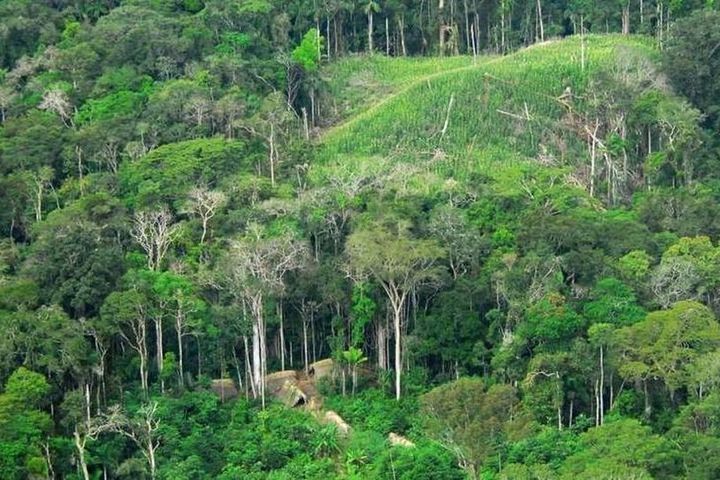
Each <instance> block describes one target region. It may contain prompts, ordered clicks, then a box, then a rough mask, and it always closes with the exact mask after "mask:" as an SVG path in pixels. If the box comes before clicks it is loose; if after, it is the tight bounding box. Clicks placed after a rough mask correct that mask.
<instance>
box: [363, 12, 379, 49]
mask: <svg viewBox="0 0 720 480" xmlns="http://www.w3.org/2000/svg"><path fill="white" fill-rule="evenodd" d="M379 11H380V4H379V3H377V2H376V1H375V0H368V2H367V4H365V13H366V14H367V17H368V52H370V53H373V14H375V13H377V12H379Z"/></svg>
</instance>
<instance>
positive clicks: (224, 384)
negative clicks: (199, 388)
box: [210, 378, 238, 402]
mask: <svg viewBox="0 0 720 480" xmlns="http://www.w3.org/2000/svg"><path fill="white" fill-rule="evenodd" d="M210 388H211V389H212V391H213V392H215V393H216V394H217V396H218V397H220V401H221V402H224V401H225V400H230V399H233V398H235V397H237V396H238V389H237V387H236V386H235V382H234V381H233V379H232V378H219V379H215V380H213V381H212V383H211V384H210Z"/></svg>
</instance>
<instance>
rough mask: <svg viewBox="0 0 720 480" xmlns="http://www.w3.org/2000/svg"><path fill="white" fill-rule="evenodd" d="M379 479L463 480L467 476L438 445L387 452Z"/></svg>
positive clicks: (397, 448) (381, 462)
mask: <svg viewBox="0 0 720 480" xmlns="http://www.w3.org/2000/svg"><path fill="white" fill-rule="evenodd" d="M376 478H378V479H383V480H390V479H398V480H400V479H402V480H411V479H412V480H416V479H417V480H462V479H463V478H465V474H464V473H463V472H462V471H461V470H460V469H459V468H458V467H457V465H456V463H455V459H454V458H453V457H452V455H450V453H449V452H448V451H447V450H445V449H443V448H442V447H440V446H438V445H436V444H427V445H421V446H418V447H416V448H405V447H396V448H391V449H388V450H386V452H385V455H383V457H382V459H381V460H380V466H379V468H378V473H377V477H376Z"/></svg>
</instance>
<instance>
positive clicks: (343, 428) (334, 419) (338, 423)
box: [323, 410, 351, 437]
mask: <svg viewBox="0 0 720 480" xmlns="http://www.w3.org/2000/svg"><path fill="white" fill-rule="evenodd" d="M323 420H324V421H325V423H332V424H333V425H335V427H337V431H338V434H339V435H340V436H341V437H346V436H347V435H348V433H350V430H351V429H350V425H348V424H347V422H346V421H345V420H343V418H342V417H341V416H340V415H338V414H337V413H335V412H333V411H332V410H328V411H327V412H325V416H324V417H323Z"/></svg>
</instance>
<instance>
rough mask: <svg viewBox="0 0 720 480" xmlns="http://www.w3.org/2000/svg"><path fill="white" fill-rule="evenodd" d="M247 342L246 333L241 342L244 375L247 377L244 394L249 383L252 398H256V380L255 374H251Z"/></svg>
mask: <svg viewBox="0 0 720 480" xmlns="http://www.w3.org/2000/svg"><path fill="white" fill-rule="evenodd" d="M248 343H249V342H248V338H247V335H243V344H244V346H245V375H246V378H247V381H246V382H245V389H246V393H245V396H247V386H248V385H250V390H251V392H252V396H253V398H257V390H256V389H255V385H256V382H255V376H254V375H253V371H252V368H251V363H250V347H249V345H248ZM253 346H254V344H253ZM253 353H254V349H253Z"/></svg>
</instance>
